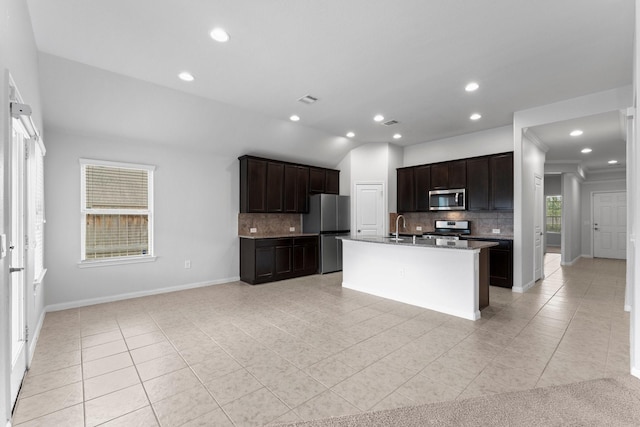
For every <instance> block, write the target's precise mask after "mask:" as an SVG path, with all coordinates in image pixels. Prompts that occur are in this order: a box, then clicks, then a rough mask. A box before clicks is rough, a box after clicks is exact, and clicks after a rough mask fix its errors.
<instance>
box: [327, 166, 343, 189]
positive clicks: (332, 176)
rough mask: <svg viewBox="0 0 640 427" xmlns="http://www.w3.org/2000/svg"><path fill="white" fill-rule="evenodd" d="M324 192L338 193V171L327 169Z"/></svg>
mask: <svg viewBox="0 0 640 427" xmlns="http://www.w3.org/2000/svg"><path fill="white" fill-rule="evenodd" d="M324 192H325V193H327V194H340V171H339V170H333V169H327V170H326V180H325V186H324Z"/></svg>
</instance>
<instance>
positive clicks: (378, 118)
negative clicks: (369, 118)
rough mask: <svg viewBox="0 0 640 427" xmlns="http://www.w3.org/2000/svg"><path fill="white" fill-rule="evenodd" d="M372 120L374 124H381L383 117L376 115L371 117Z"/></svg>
mask: <svg viewBox="0 0 640 427" xmlns="http://www.w3.org/2000/svg"><path fill="white" fill-rule="evenodd" d="M373 120H374V121H376V122H381V121H383V120H384V116H383V115H382V114H376V115H375V116H373Z"/></svg>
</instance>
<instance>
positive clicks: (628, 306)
mask: <svg viewBox="0 0 640 427" xmlns="http://www.w3.org/2000/svg"><path fill="white" fill-rule="evenodd" d="M624 311H626V312H629V313H631V305H629V304H625V305H624Z"/></svg>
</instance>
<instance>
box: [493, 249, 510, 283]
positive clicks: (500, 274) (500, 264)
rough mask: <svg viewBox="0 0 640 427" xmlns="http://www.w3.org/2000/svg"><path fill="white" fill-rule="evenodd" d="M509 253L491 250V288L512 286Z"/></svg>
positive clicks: (508, 251) (501, 250)
mask: <svg viewBox="0 0 640 427" xmlns="http://www.w3.org/2000/svg"><path fill="white" fill-rule="evenodd" d="M511 262H512V261H511V251H510V250H503V249H494V248H491V252H490V254H489V264H490V267H489V272H490V273H489V283H490V284H491V285H493V286H500V287H503V288H510V287H512V286H513V278H512V273H511Z"/></svg>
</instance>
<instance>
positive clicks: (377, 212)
mask: <svg viewBox="0 0 640 427" xmlns="http://www.w3.org/2000/svg"><path fill="white" fill-rule="evenodd" d="M383 191H384V190H383V187H382V184H356V236H358V237H360V236H382V235H383V234H384V218H383V215H384V209H383V207H384V192H383Z"/></svg>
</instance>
